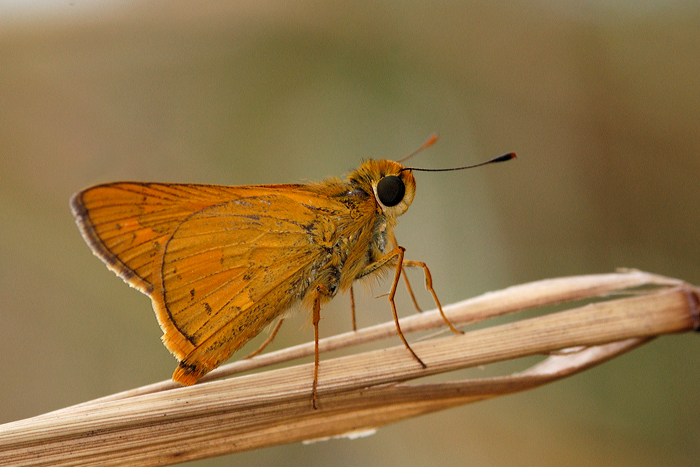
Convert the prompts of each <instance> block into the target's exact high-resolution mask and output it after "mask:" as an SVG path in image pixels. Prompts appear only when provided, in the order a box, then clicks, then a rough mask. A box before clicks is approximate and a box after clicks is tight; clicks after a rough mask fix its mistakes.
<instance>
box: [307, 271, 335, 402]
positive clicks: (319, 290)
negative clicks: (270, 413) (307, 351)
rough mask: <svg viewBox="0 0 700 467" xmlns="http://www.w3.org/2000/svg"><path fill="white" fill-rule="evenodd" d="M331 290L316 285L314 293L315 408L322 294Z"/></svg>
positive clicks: (313, 393)
mask: <svg viewBox="0 0 700 467" xmlns="http://www.w3.org/2000/svg"><path fill="white" fill-rule="evenodd" d="M330 294H331V292H330V290H328V287H326V286H325V285H323V284H319V285H317V286H316V294H315V295H314V305H313V323H314V385H313V390H312V392H311V403H312V405H313V407H314V410H316V409H317V408H318V405H317V404H316V401H317V399H318V395H317V393H316V388H317V387H318V360H319V359H318V323H319V321H321V295H330Z"/></svg>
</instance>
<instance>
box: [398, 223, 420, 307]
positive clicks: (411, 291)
mask: <svg viewBox="0 0 700 467" xmlns="http://www.w3.org/2000/svg"><path fill="white" fill-rule="evenodd" d="M391 242H392V243H393V244H394V248H397V247H398V246H399V242H398V241H397V240H396V235H394V233H393V232H392V233H391ZM401 267H402V268H403V265H402V266H401ZM403 281H404V283H405V284H406V290H408V295H409V296H410V297H411V301H412V302H413V307H414V308H415V309H416V311H417V312H418V313H423V310H421V308H420V305H418V300H416V296H415V295H414V294H413V288H412V287H411V283H410V282H409V281H408V276H407V275H406V268H403Z"/></svg>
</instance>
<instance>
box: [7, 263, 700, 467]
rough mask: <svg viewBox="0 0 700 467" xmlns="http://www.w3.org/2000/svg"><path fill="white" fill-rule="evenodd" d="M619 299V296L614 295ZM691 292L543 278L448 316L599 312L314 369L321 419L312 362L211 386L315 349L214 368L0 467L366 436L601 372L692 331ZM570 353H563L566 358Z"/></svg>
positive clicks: (110, 404) (347, 342)
mask: <svg viewBox="0 0 700 467" xmlns="http://www.w3.org/2000/svg"><path fill="white" fill-rule="evenodd" d="M621 292H624V293H621ZM699 297H700V291H699V290H698V289H697V288H696V287H693V286H691V285H689V284H686V283H684V282H682V281H680V280H676V279H670V278H665V277H661V276H657V275H653V274H648V273H644V272H639V271H624V272H620V273H615V274H604V275H591V276H577V277H568V278H559V279H551V280H545V281H539V282H533V283H529V284H524V285H519V286H515V287H510V288H507V289H505V290H501V291H498V292H491V293H487V294H485V295H482V296H479V297H476V298H473V299H470V300H466V301H464V302H460V303H456V304H453V305H451V306H448V307H445V308H444V309H445V313H446V314H447V316H448V317H449V319H450V320H451V322H452V323H454V324H456V325H462V326H463V325H465V324H470V323H474V322H477V321H481V320H484V319H488V318H492V317H495V316H500V315H503V314H506V313H512V312H515V311H519V310H523V309H529V308H534V307H539V306H544V305H551V304H556V303H563V302H571V301H575V300H582V299H587V298H596V299H598V300H600V299H605V301H597V302H596V303H592V304H588V305H585V306H582V307H577V308H573V309H569V310H566V311H561V312H556V313H551V314H548V315H545V316H540V317H536V318H530V319H523V320H520V321H515V322H512V323H508V324H501V325H496V326H492V327H488V328H484V329H479V330H476V331H471V332H467V333H465V334H463V335H459V336H457V335H449V336H445V337H436V338H432V339H428V340H423V341H420V342H416V343H413V344H412V347H413V349H414V350H415V351H416V353H418V355H420V357H421V359H423V361H424V362H425V363H426V364H427V366H428V368H427V369H422V368H420V366H419V365H417V364H416V362H415V360H414V359H413V358H412V357H411V355H410V354H409V353H408V352H406V349H405V348H404V347H403V346H396V347H392V348H388V349H382V350H375V351H370V352H364V353H360V354H357V355H352V356H348V357H341V358H335V359H328V360H323V361H322V363H321V367H320V372H319V386H318V395H319V410H313V409H312V407H311V381H312V373H313V364H302V365H297V366H292V367H288V368H283V369H278V370H269V371H264V372H260V373H256V374H251V375H246V376H240V377H237V378H231V379H227V380H220V381H211V380H213V379H215V378H217V377H219V378H220V377H222V376H228V375H230V374H233V373H237V372H240V371H247V370H250V369H253V368H258V367H262V366H266V365H270V364H273V363H279V362H283V361H288V360H292V359H296V358H299V357H303V356H307V355H312V354H313V343H310V344H304V345H300V346H296V347H292V348H288V349H284V350H281V351H278V352H273V353H270V354H267V355H261V356H258V357H255V358H252V359H249V360H242V361H238V362H235V363H232V364H229V365H226V366H224V367H221V368H220V369H219V370H217V371H215V372H212V373H211V374H210V375H208V376H207V377H206V379H207V382H206V383H205V384H197V385H195V386H191V387H183V388H175V386H176V385H174V384H173V383H171V382H163V383H158V384H155V385H150V386H146V387H144V388H139V389H136V390H133V391H127V392H125V393H120V394H115V395H113V396H108V397H105V398H102V399H97V400H95V401H91V402H87V403H84V404H79V405H76V406H73V407H69V408H66V409H62V410H58V411H56V412H51V413H48V414H45V415H41V416H38V417H34V418H30V419H27V420H22V421H18V422H13V423H8V424H5V425H3V426H0V464H1V465H10V464H11V465H16V466H20V465H52V466H63V465H84V466H89V465H132V466H152V465H167V464H173V463H178V462H184V461H189V460H194V459H201V458H205V457H212V456H217V455H222V454H228V453H233V452H239V451H244V450H250V449H256V448H261V447H266V446H272V445H276V444H282V443H290V442H296V441H305V440H312V439H318V438H325V437H332V436H341V435H347V434H352V433H360V432H367V431H370V430H374V429H376V428H378V427H380V426H383V425H386V424H388V423H392V422H395V421H398V420H402V419H405V418H409V417H414V416H417V415H421V414H424V413H428V412H434V411H437V410H442V409H445V408H448V407H453V406H457V405H461V404H466V403H470V402H475V401H478V400H483V399H487V398H491V397H495V396H500V395H505V394H511V393H514V392H518V391H523V390H526V389H531V388H534V387H537V386H541V385H543V384H546V383H549V382H552V381H555V380H557V379H560V378H563V377H566V376H569V375H571V374H574V373H577V372H579V371H582V370H584V369H586V368H589V367H591V366H594V365H597V364H599V363H602V362H604V361H606V360H609V359H611V358H613V357H615V356H617V355H620V354H622V353H624V352H627V351H629V350H631V349H632V348H634V347H636V346H639V345H641V344H643V343H645V342H647V341H648V340H650V339H652V338H653V337H655V336H658V335H661V334H669V333H678V332H683V331H690V330H697V329H698V328H699V327H700V316H699V314H698V313H699V311H698V309H699V308H700V305H699V304H700V299H699ZM442 324H443V321H442V319H441V318H440V316H439V314H438V313H437V312H426V313H422V314H418V315H414V316H411V317H409V318H406V319H403V320H402V321H401V327H402V329H403V331H404V333H409V332H412V331H418V330H426V329H433V328H438V327H440V326H441V325H442ZM393 326H394V324H393V322H392V323H385V324H382V325H379V326H373V327H370V328H365V329H363V330H360V331H358V332H351V333H347V334H342V335H339V336H334V337H331V338H328V339H324V340H322V341H321V350H322V351H328V350H331V349H336V348H340V347H347V346H351V345H356V344H359V343H362V342H367V341H370V340H375V339H379V338H383V337H388V336H393V335H395V332H396V331H395V328H394V327H393ZM566 349H569V350H568V351H566ZM537 354H549V355H550V356H549V357H548V358H546V359H545V360H544V361H543V362H541V363H539V364H537V365H535V366H533V367H531V368H529V369H527V370H525V371H523V372H520V373H516V374H513V375H509V376H503V377H493V378H482V379H471V380H464V381H454V382H448V383H431V384H401V383H403V382H405V381H408V380H411V379H415V378H419V377H423V376H427V375H433V374H437V373H442V372H448V371H453V370H457V369H461V368H467V367H473V366H478V365H485V364H488V363H493V362H498V361H504V360H509V359H514V358H519V357H524V356H529V355H537Z"/></svg>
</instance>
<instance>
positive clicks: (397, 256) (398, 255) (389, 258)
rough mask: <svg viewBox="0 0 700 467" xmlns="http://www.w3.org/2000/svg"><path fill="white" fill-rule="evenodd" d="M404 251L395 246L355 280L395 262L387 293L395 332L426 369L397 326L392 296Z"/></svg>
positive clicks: (394, 292)
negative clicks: (391, 281)
mask: <svg viewBox="0 0 700 467" xmlns="http://www.w3.org/2000/svg"><path fill="white" fill-rule="evenodd" d="M405 251H406V249H405V248H404V247H402V246H397V247H396V248H394V249H393V250H391V251H390V252H389V253H387V254H386V255H384V256H382V257H381V258H379V260H377V261H375V262H374V263H372V264H370V265H368V266H367V267H365V269H363V270H362V271H361V272H360V274H359V275H358V276H357V279H359V278H361V277H364V276H366V275H368V274H372V273H373V272H376V271H378V270H379V269H380V268H382V267H384V266H386V265H387V264H389V263H392V262H396V272H395V273H394V281H393V283H392V284H391V291H390V292H389V304H390V305H391V311H392V313H393V314H394V322H395V323H396V332H397V333H398V334H399V337H400V338H401V340H402V341H403V344H404V345H405V346H406V348H407V349H408V351H409V352H411V355H413V358H415V359H416V361H417V362H418V363H420V365H421V366H422V367H423V368H427V367H426V365H425V363H423V360H421V359H420V358H419V357H418V355H416V353H415V352H414V351H413V349H412V348H411V346H410V345H408V341H406V338H405V337H404V335H403V332H401V326H400V325H399V315H398V314H397V313H396V303H394V296H395V295H396V287H397V286H398V284H399V279H400V278H401V271H402V269H403V263H404V261H403V255H404V252H405Z"/></svg>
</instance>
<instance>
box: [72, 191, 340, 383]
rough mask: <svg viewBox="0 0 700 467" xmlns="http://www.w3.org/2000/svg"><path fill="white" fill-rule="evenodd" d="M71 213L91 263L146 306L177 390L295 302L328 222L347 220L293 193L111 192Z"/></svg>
mask: <svg viewBox="0 0 700 467" xmlns="http://www.w3.org/2000/svg"><path fill="white" fill-rule="evenodd" d="M71 205H72V207H73V212H74V214H75V216H76V218H77V219H78V223H79V226H80V228H81V231H82V233H83V236H84V237H85V239H86V240H87V241H88V242H89V244H90V246H91V247H92V249H93V251H94V252H95V254H97V255H98V256H99V257H100V258H101V259H102V260H103V261H104V262H105V263H106V264H107V265H108V266H109V267H110V269H112V270H113V271H115V272H116V273H117V274H118V275H119V276H120V277H122V278H123V279H124V280H125V281H127V282H128V283H129V284H130V285H132V286H134V287H136V288H137V289H139V290H141V291H142V292H144V293H146V294H147V295H149V296H150V297H151V299H152V301H153V307H154V309H155V310H156V315H157V317H158V322H159V323H160V326H161V328H162V329H163V331H164V335H163V342H164V343H165V345H166V347H167V348H168V349H169V350H170V351H171V352H172V353H173V354H174V355H175V356H176V357H177V359H178V360H179V361H180V362H181V364H180V366H179V367H178V369H177V370H176V372H175V374H174V375H173V378H174V379H175V380H177V381H179V382H180V383H183V384H193V383H194V382H195V381H196V380H197V379H199V377H201V376H202V375H203V374H205V373H206V372H208V371H210V370H211V369H213V368H215V367H216V366H218V365H219V364H220V363H221V362H223V361H225V360H226V359H228V358H229V357H230V356H231V355H232V354H233V352H235V351H236V350H237V349H238V348H240V347H241V346H243V345H244V344H245V343H246V342H248V341H249V340H250V339H252V338H253V337H255V336H256V335H257V334H258V333H259V332H260V330H261V329H262V328H263V327H264V326H266V325H267V324H268V323H270V322H271V321H272V320H273V319H274V318H275V317H276V316H277V315H279V314H280V313H281V312H282V311H284V310H285V309H287V308H289V306H291V305H292V304H293V303H294V302H295V301H296V300H298V299H299V298H300V294H302V293H303V290H304V289H305V287H306V286H307V285H308V284H306V282H308V278H309V277H312V276H313V270H312V269H313V265H314V264H315V263H316V262H317V261H318V260H319V258H321V257H323V255H327V254H328V253H327V252H328V248H329V247H330V246H331V245H330V241H331V237H332V235H333V229H334V226H333V221H332V220H333V219H334V218H337V217H341V216H346V215H348V208H347V207H346V206H345V205H343V204H342V203H340V202H337V201H334V200H332V199H330V198H328V197H325V196H321V195H318V194H315V193H311V192H309V191H306V190H303V189H300V187H299V186H298V185H276V186H275V185H272V186H243V187H226V186H215V185H184V184H183V185H180V184H158V183H128V182H127V183H112V184H106V185H98V186H96V187H93V188H89V189H87V190H85V191H83V192H80V193H78V194H76V195H75V196H74V197H73V199H72V200H71ZM319 212H323V213H324V215H323V216H319V215H318V213H319Z"/></svg>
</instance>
